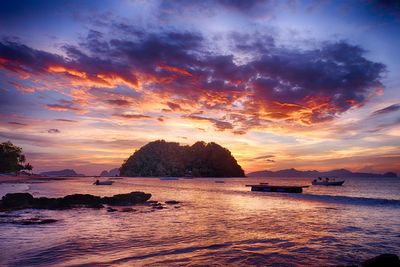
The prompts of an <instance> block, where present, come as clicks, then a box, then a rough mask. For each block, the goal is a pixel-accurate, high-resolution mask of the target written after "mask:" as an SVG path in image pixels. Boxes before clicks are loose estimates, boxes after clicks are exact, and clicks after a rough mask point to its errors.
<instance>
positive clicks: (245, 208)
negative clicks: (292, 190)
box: [0, 178, 400, 266]
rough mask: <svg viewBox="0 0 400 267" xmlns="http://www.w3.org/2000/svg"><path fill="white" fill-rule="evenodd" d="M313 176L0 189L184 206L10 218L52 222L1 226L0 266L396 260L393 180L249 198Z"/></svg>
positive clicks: (399, 184)
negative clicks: (264, 186) (255, 187)
mask: <svg viewBox="0 0 400 267" xmlns="http://www.w3.org/2000/svg"><path fill="white" fill-rule="evenodd" d="M104 179H106V178H104ZM215 180H218V181H221V180H224V181H225V183H215ZM310 180H311V179H310V178H240V179H239V178H225V179H220V178H219V179H205V178H201V179H200V178H199V179H180V180H177V181H160V180H159V179H157V178H123V179H118V180H115V183H114V185H112V186H94V185H92V183H93V181H94V178H73V179H68V180H60V181H48V182H43V181H31V182H29V183H22V184H12V183H3V184H0V196H3V195H4V194H6V193H8V192H29V193H31V194H33V195H34V196H48V197H59V196H65V195H67V194H73V193H90V194H95V195H101V196H109V195H113V194H117V193H127V192H131V191H144V192H148V193H151V194H152V200H157V201H161V202H163V201H166V200H177V201H180V202H181V203H180V204H178V205H166V207H167V208H165V209H162V210H155V211H153V210H152V209H151V207H149V206H135V207H134V208H135V211H134V212H112V213H110V212H107V210H106V209H100V210H95V209H72V210H65V211H50V210H23V211H15V212H11V213H7V214H6V215H7V216H11V217H15V218H30V217H42V218H53V219H57V220H59V221H58V222H56V223H52V224H47V225H46V224H44V225H18V224H10V223H0V266H110V265H113V266H204V265H206V266H335V265H346V264H357V263H359V262H361V261H362V260H365V259H367V258H370V257H373V256H376V255H378V254H381V253H395V254H397V255H400V179H395V178H390V179H388V178H347V179H346V182H345V184H344V185H343V186H342V187H324V186H310V187H309V188H306V189H305V190H304V192H303V193H302V194H287V193H263V192H250V188H248V187H245V185H246V184H252V183H260V182H269V183H270V184H281V185H284V184H296V185H309V184H310ZM0 215H1V213H0ZM3 215H4V213H3ZM2 219H4V218H0V221H1V220H2Z"/></svg>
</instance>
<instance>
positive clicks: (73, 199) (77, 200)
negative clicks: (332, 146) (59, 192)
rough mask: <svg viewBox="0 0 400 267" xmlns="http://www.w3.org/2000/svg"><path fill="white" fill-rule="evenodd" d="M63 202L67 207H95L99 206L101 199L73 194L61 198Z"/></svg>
mask: <svg viewBox="0 0 400 267" xmlns="http://www.w3.org/2000/svg"><path fill="white" fill-rule="evenodd" d="M63 202H64V203H66V204H67V205H71V206H73V205H96V204H101V197H98V196H93V195H89V194H74V195H68V196H65V197H64V198H63Z"/></svg>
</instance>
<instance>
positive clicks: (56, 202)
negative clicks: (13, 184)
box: [0, 192, 151, 211]
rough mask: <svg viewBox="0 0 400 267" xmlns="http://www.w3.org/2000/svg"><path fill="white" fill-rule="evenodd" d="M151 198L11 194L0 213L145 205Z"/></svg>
mask: <svg viewBox="0 0 400 267" xmlns="http://www.w3.org/2000/svg"><path fill="white" fill-rule="evenodd" d="M150 198H151V194H147V193H144V192H131V193H127V194H119V195H114V196H112V197H103V198H101V197H99V196H93V195H89V194H73V195H67V196H65V197H63V198H48V197H39V198H34V197H33V196H32V195H31V194H29V193H13V194H7V195H5V196H4V197H3V198H2V199H1V201H0V211H10V210H17V209H25V208H33V209H56V210H57V209H71V208H75V207H87V208H95V209H99V208H103V207H104V206H103V204H108V205H119V206H126V205H135V204H142V203H145V202H146V201H147V200H149V199H150Z"/></svg>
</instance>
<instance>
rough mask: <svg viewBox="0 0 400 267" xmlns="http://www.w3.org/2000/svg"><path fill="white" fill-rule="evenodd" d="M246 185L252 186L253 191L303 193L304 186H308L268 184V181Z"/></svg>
mask: <svg viewBox="0 0 400 267" xmlns="http://www.w3.org/2000/svg"><path fill="white" fill-rule="evenodd" d="M246 186H248V187H251V191H258V192H277V193H301V192H303V188H307V187H308V186H289V185H268V184H267V183H263V184H254V185H246Z"/></svg>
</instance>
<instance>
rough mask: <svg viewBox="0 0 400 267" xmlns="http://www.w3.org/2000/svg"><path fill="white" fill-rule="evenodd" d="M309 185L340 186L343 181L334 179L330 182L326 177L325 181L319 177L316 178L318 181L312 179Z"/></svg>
mask: <svg viewBox="0 0 400 267" xmlns="http://www.w3.org/2000/svg"><path fill="white" fill-rule="evenodd" d="M311 183H312V185H332V186H341V185H343V183H344V180H342V181H336V180H335V179H333V180H330V179H329V178H328V177H326V178H325V179H322V178H321V177H318V179H314V180H313V181H312V182H311Z"/></svg>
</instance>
